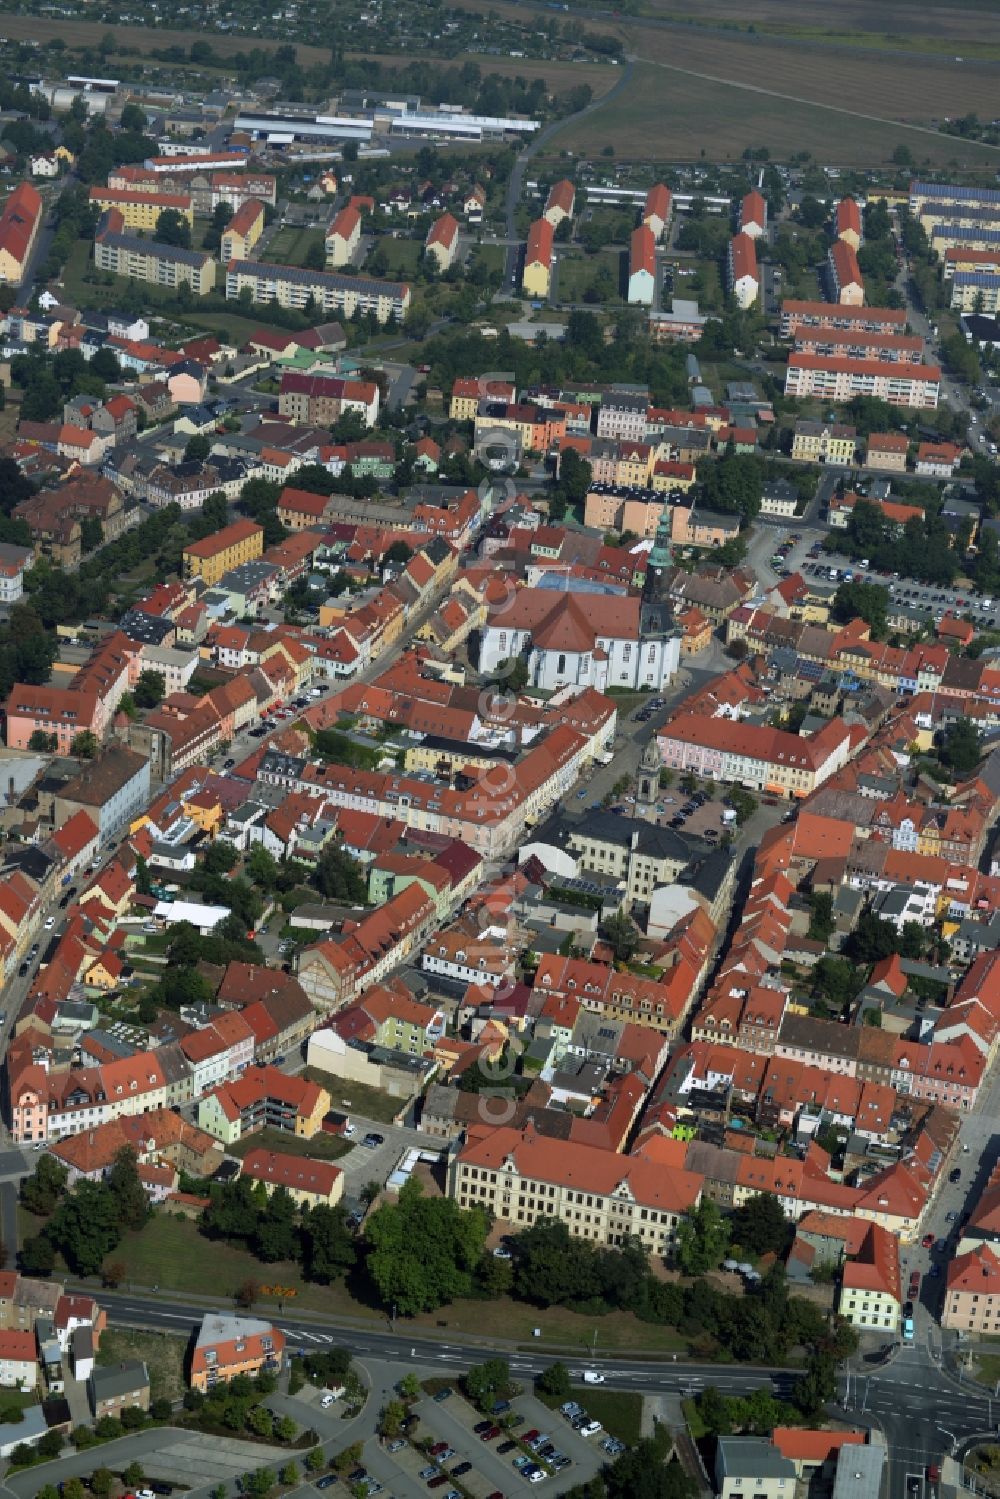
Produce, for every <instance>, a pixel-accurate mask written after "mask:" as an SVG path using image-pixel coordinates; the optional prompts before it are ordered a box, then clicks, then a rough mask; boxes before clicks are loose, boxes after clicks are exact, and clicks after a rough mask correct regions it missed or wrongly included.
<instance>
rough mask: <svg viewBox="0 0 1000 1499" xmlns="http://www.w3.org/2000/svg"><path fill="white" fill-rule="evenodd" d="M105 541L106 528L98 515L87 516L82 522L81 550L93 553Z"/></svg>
mask: <svg viewBox="0 0 1000 1499" xmlns="http://www.w3.org/2000/svg"><path fill="white" fill-rule="evenodd" d="M103 540H104V527H103V526H102V525H101V523H100V521H99V520H98V519H97V516H96V515H85V516H84V517H83V520H82V521H81V522H80V550H81V551H83V552H85V553H86V552H93V551H96V549H97V548H98V547H99V546H100V544H101V542H102V541H103Z"/></svg>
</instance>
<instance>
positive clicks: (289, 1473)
mask: <svg viewBox="0 0 1000 1499" xmlns="http://www.w3.org/2000/svg"><path fill="white" fill-rule="evenodd" d="M278 1477H279V1478H280V1479H281V1481H282V1483H287V1484H296V1483H298V1481H299V1465H298V1463H294V1462H292V1463H285V1465H284V1467H283V1468H282V1469H281V1471H280V1473H279V1474H278Z"/></svg>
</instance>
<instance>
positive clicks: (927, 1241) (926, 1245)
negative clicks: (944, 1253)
mask: <svg viewBox="0 0 1000 1499" xmlns="http://www.w3.org/2000/svg"><path fill="white" fill-rule="evenodd" d="M933 1243H934V1235H933V1234H924V1236H923V1238H922V1239H921V1240H920V1247H921V1249H930V1247H931V1245H932V1244H933Z"/></svg>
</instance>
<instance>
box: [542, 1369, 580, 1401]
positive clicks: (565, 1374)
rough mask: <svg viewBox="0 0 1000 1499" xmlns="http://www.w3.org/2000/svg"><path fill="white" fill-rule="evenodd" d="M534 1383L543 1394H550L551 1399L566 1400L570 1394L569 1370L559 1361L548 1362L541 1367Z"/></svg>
mask: <svg viewBox="0 0 1000 1499" xmlns="http://www.w3.org/2000/svg"><path fill="white" fill-rule="evenodd" d="M535 1383H536V1385H537V1386H538V1388H539V1389H540V1390H541V1392H542V1394H543V1395H551V1396H552V1398H553V1400H568V1399H569V1395H570V1389H571V1388H572V1386H571V1385H570V1378H569V1370H568V1369H567V1367H566V1365H565V1364H563V1363H560V1362H558V1361H557V1362H556V1363H554V1364H550V1365H549V1367H548V1368H547V1369H543V1370H542V1372H541V1374H539V1376H538V1378H537V1379H536V1380H535Z"/></svg>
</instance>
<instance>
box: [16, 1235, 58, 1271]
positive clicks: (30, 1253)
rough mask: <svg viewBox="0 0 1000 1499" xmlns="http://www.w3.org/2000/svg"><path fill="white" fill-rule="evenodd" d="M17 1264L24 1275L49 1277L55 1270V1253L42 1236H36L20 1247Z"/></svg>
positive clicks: (26, 1240)
mask: <svg viewBox="0 0 1000 1499" xmlns="http://www.w3.org/2000/svg"><path fill="white" fill-rule="evenodd" d="M18 1263H19V1265H20V1267H21V1269H22V1270H23V1271H24V1273H25V1274H26V1275H40V1276H45V1275H51V1274H52V1271H53V1270H54V1269H55V1264H56V1252H55V1250H54V1249H53V1247H52V1245H51V1244H50V1243H49V1241H48V1239H47V1238H45V1236H44V1235H43V1234H36V1235H35V1236H34V1238H31V1239H25V1241H24V1243H23V1244H22V1245H21V1252H20V1254H19V1255H18Z"/></svg>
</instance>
